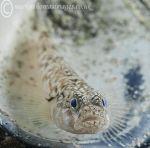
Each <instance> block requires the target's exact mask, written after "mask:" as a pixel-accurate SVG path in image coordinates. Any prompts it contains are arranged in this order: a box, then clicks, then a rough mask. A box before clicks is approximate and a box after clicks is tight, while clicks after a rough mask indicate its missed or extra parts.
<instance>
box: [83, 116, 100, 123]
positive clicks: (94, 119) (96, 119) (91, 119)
mask: <svg viewBox="0 0 150 148" xmlns="http://www.w3.org/2000/svg"><path fill="white" fill-rule="evenodd" d="M88 121H98V117H93V116H88V117H85V118H84V119H83V120H82V121H81V122H83V123H84V122H88Z"/></svg>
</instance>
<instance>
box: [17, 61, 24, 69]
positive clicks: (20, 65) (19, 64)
mask: <svg viewBox="0 0 150 148" xmlns="http://www.w3.org/2000/svg"><path fill="white" fill-rule="evenodd" d="M17 65H18V68H22V66H23V62H22V61H20V60H18V61H17Z"/></svg>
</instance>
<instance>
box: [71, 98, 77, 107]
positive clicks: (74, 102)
mask: <svg viewBox="0 0 150 148" xmlns="http://www.w3.org/2000/svg"><path fill="white" fill-rule="evenodd" d="M71 106H72V107H73V108H76V107H77V99H72V100H71Z"/></svg>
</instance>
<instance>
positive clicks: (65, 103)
mask: <svg viewBox="0 0 150 148" xmlns="http://www.w3.org/2000/svg"><path fill="white" fill-rule="evenodd" d="M38 48H39V59H40V60H39V67H40V69H41V71H42V80H43V82H44V85H45V89H46V90H47V93H48V98H47V101H48V102H49V105H50V108H51V110H50V112H51V113H50V114H51V118H52V120H53V122H54V123H55V124H56V125H57V127H59V128H61V129H63V130H65V131H68V132H71V133H75V134H92V133H93V134H94V133H97V132H99V131H103V130H104V129H106V127H108V121H109V119H108V115H107V111H106V107H105V104H104V98H103V96H102V95H101V94H100V93H98V92H96V91H94V89H93V88H91V87H90V86H89V85H88V84H87V83H86V82H85V81H84V80H83V79H81V78H80V77H79V76H78V75H77V74H76V73H75V72H74V71H73V69H72V68H71V67H70V66H69V65H68V64H67V63H66V62H65V60H64V59H63V57H61V56H59V53H58V52H57V51H56V50H54V49H53V47H52V45H51V44H50V41H49V39H48V35H47V34H46V33H42V35H41V37H40V40H39V47H38ZM72 100H73V101H72ZM71 101H72V102H73V103H74V105H73V106H72V105H71ZM73 103H72V104H73Z"/></svg>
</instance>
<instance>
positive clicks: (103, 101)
mask: <svg viewBox="0 0 150 148" xmlns="http://www.w3.org/2000/svg"><path fill="white" fill-rule="evenodd" d="M102 104H103V106H104V107H106V106H107V101H106V100H105V99H102Z"/></svg>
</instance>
